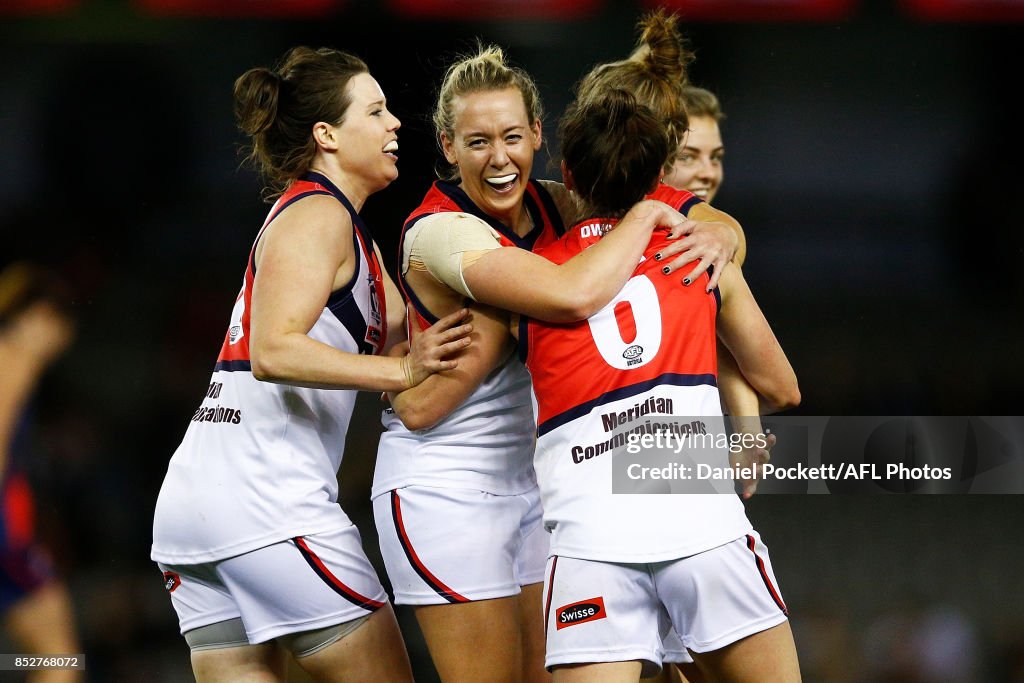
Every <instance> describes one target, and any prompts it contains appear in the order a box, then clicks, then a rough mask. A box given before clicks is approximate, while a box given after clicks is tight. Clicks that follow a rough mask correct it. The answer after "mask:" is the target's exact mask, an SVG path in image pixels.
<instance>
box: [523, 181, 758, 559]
mask: <svg viewBox="0 0 1024 683" xmlns="http://www.w3.org/2000/svg"><path fill="white" fill-rule="evenodd" d="M675 193H676V194H678V195H680V196H678V197H674V196H670V195H671V192H668V191H663V192H661V193H660V194H661V196H658V197H657V198H658V199H661V200H663V201H666V203H669V204H672V205H676V206H678V205H685V204H686V196H685V195H689V194H690V193H688V192H685V191H675ZM613 223H614V221H609V220H604V219H592V220H588V221H584V222H583V223H580V224H579V225H577V226H576V227H575V228H573V229H572V230H570V231H569V233H568V234H567V235H566V236H565V238H563V239H562V240H560V241H559V242H557V243H556V244H554V245H553V246H551V247H550V248H548V249H545V250H542V251H539V252H538V253H540V254H541V255H542V256H544V257H546V258H548V259H550V260H551V261H553V262H555V263H564V262H565V261H568V260H569V259H570V258H571V257H572V256H574V255H576V254H578V253H580V252H581V251H583V250H584V249H586V248H587V247H589V246H591V245H593V244H595V243H596V242H597V241H598V240H600V239H601V237H602V236H603V235H604V233H605V232H606V231H607V230H609V229H610V228H611V226H612V224H613ZM667 244H669V242H668V240H667V231H666V230H664V229H658V230H656V231H655V232H654V234H653V236H652V238H651V242H650V243H649V244H648V247H647V250H646V251H645V253H644V256H643V258H642V259H641V261H640V263H639V264H638V266H637V268H636V270H635V271H634V272H633V276H632V278H630V280H629V281H628V282H627V283H626V285H625V286H624V287H623V288H622V290H621V291H620V292H619V293H618V294H617V295H616V296H615V298H614V299H613V300H612V301H611V302H610V303H609V304H608V305H607V306H605V307H604V308H603V309H602V310H600V311H599V312H597V313H596V314H594V315H593V316H591V318H590V319H588V320H584V321H582V322H578V323H570V324H552V323H543V322H540V321H536V320H528V319H525V318H524V319H523V321H522V323H521V325H520V357H521V358H523V360H525V362H526V365H527V367H528V368H529V371H530V374H531V375H532V377H533V392H534V397H535V401H536V409H537V425H538V427H537V437H538V442H537V452H536V456H535V462H534V464H535V467H536V471H537V479H538V483H539V484H540V490H541V500H542V504H543V507H544V523H545V526H546V527H547V528H548V529H549V530H551V532H552V539H551V553H552V554H554V555H563V556H566V557H576V558H581V559H588V560H600V561H606V562H659V561H664V560H671V559H676V558H680V557H686V556H689V555H693V554H695V553H699V552H702V551H705V550H709V549H711V548H714V547H717V546H719V545H722V544H724V543H728V542H730V541H732V540H733V539H735V538H738V537H740V536H742V535H743V534H744V533H746V532H747V531H749V529H750V523H749V522H748V521H747V518H746V515H745V514H744V511H743V505H742V503H741V502H740V500H739V497H738V496H736V495H735V494H734V493H732V487H731V484H730V485H726V486H724V487H723V486H721V485H720V486H718V487H717V488H716V489H709V490H719V491H721V490H725V491H726V492H725V493H713V492H712V493H706V494H701V493H670V492H668V491H669V490H679V489H678V488H675V487H672V488H671V489H659V490H664V491H665V492H664V493H660V494H659V493H619V492H616V493H613V483H612V481H613V460H614V459H615V458H616V457H618V454H619V453H621V452H622V451H624V450H625V449H624V448H622V446H623V443H624V440H623V435H628V434H633V435H640V434H645V433H647V434H650V433H652V432H653V431H655V430H656V429H658V428H660V427H659V426H660V425H674V427H673V428H678V427H680V426H683V427H685V429H686V431H687V433H689V430H693V431H694V432H704V431H705V430H706V431H707V432H709V433H710V432H713V431H717V432H719V433H721V432H722V429H723V418H722V411H721V404H720V402H719V395H718V388H717V369H716V357H715V318H716V316H717V313H718V304H719V298H718V296H719V295H718V290H717V289H716V290H715V291H714V292H712V293H707V292H706V287H707V283H708V276H707V275H706V274H705V275H702V276H701V277H700V278H699V279H698V280H697V281H695V282H694V283H693V284H692V285H691V286H689V287H684V286H683V284H682V282H681V279H682V278H681V277H678V276H676V275H670V276H666V275H664V274H662V273H661V265H662V264H661V263H660V262H657V261H655V260H654V258H653V256H654V254H655V253H657V252H658V251H659V250H661V249H663V248H664V247H665V246H666V245H667ZM684 272H685V268H684ZM659 418H660V419H659ZM673 418H675V419H673ZM677 435H679V434H678V432H677ZM642 457H643V456H637V457H636V458H634V461H637V462H641V464H642ZM715 457H716V458H719V457H721V459H722V465H723V466H725V467H727V466H728V452H727V450H726V449H718V450H717V451H716V452H715ZM665 486H668V484H665ZM638 490H639V489H638Z"/></svg>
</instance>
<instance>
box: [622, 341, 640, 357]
mask: <svg viewBox="0 0 1024 683" xmlns="http://www.w3.org/2000/svg"><path fill="white" fill-rule="evenodd" d="M642 355H644V347H642V346H640V345H639V344H633V345H632V346H630V347H628V348H627V349H626V350H625V351H623V352H622V357H623V358H625V359H626V360H633V359H634V358H639V357H640V356H642Z"/></svg>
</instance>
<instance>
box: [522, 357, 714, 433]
mask: <svg viewBox="0 0 1024 683" xmlns="http://www.w3.org/2000/svg"><path fill="white" fill-rule="evenodd" d="M663 384H668V385H671V386H676V387H698V386H702V385H707V386H710V387H717V386H718V380H716V379H715V376H714V375H710V374H707V375H685V374H680V373H675V372H666V373H665V374H663V375H658V376H657V377H654V378H652V379H649V380H647V381H646V382H639V383H637V384H631V385H629V386H628V387H621V388H619V389H615V390H614V391H609V392H606V393H604V394H601V395H600V396H598V397H597V398H593V399H591V400H589V401H587V402H586V403H581V404H580V405H578V406H576V407H575V408H570V409H569V410H567V411H565V412H564V413H559V414H558V415H555V416H554V417H551V418H548V419H547V420H545V421H544V422H542V423H541V424H539V425H537V436H544V435H545V434H547V433H548V432H550V431H551V430H553V429H558V428H559V427H561V426H562V425H564V424H567V423H569V422H572V421H573V420H575V419H576V418H578V417H583V416H584V415H586V414H588V413H589V412H590V411H591V410H593V409H594V407H595V406H599V405H603V404H605V403H611V402H612V401H618V400H619V399H623V398H629V397H630V396H636V395H637V394H642V393H643V392H645V391H647V390H649V389H653V388H654V387H656V386H660V385H663Z"/></svg>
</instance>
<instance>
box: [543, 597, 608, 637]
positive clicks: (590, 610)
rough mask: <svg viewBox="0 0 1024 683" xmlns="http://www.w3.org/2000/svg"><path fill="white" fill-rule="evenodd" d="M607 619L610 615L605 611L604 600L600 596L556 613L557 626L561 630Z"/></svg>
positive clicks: (573, 604)
mask: <svg viewBox="0 0 1024 683" xmlns="http://www.w3.org/2000/svg"><path fill="white" fill-rule="evenodd" d="M607 617H608V613H607V612H606V611H605V609H604V598H603V597H601V596H598V597H596V598H588V599H587V600H580V601H579V602H574V603H572V604H571V605H566V606H564V607H559V608H558V610H557V611H556V612H555V624H556V626H557V627H558V629H559V630H561V629H563V628H567V627H569V626H575V625H576V624H582V623H585V622H588V621H594V620H596V619H605V618H607Z"/></svg>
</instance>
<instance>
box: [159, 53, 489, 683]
mask: <svg viewBox="0 0 1024 683" xmlns="http://www.w3.org/2000/svg"><path fill="white" fill-rule="evenodd" d="M234 94H235V111H236V115H237V118H238V122H239V125H240V127H241V129H242V130H243V131H244V132H245V133H246V134H247V135H248V136H249V138H250V141H251V155H250V158H251V159H252V160H253V161H254V162H255V163H256V164H257V165H258V166H259V167H260V169H261V170H262V171H263V174H264V176H265V178H266V179H267V181H268V184H269V186H270V187H271V189H272V192H274V193H275V194H277V195H279V197H278V198H277V201H276V202H275V203H274V206H273V208H271V210H270V214H269V215H268V217H267V219H266V221H265V222H264V224H263V227H262V228H261V229H260V231H259V233H258V234H257V236H256V240H255V242H254V244H253V247H252V251H251V253H250V256H249V259H248V262H247V266H246V270H245V276H244V279H243V283H242V290H241V292H240V293H239V295H238V298H237V300H236V301H235V306H234V310H233V311H232V314H231V320H230V323H229V325H228V330H227V333H226V335H225V337H224V342H223V345H222V347H221V350H220V354H219V355H218V357H217V361H216V365H215V366H214V370H213V376H212V377H211V380H210V384H209V386H208V387H207V389H206V392H205V396H204V398H203V399H202V403H201V405H200V406H199V408H198V409H197V410H196V412H195V414H194V415H193V416H192V419H191V422H190V424H189V427H188V430H187V431H186V433H185V436H184V439H183V440H182V442H181V445H180V446H179V447H178V449H177V451H176V452H175V453H174V456H173V457H172V458H171V461H170V464H169V467H168V470H167V476H166V478H165V479H164V483H163V487H162V488H161V491H160V496H159V499H158V500H157V504H156V515H155V520H154V524H153V548H152V559H154V560H155V561H156V562H157V563H158V565H159V567H160V570H161V571H162V572H163V577H164V586H165V588H166V590H167V591H168V593H169V594H170V598H171V603H172V605H173V606H174V609H175V611H176V612H177V613H178V618H179V622H180V625H181V631H182V634H183V635H184V637H185V640H186V642H188V644H189V647H190V648H191V651H192V668H193V670H194V672H195V675H196V678H197V679H198V680H199V681H200V682H206V681H236V680H241V679H243V678H244V679H245V680H260V681H284V680H285V679H286V673H287V656H288V655H289V654H290V655H291V656H292V657H294V658H295V660H296V661H297V662H298V664H299V665H300V666H301V667H302V668H303V669H304V670H305V671H306V672H307V673H308V674H309V675H310V676H312V678H313V679H314V680H316V681H342V680H344V681H346V682H350V681H381V680H384V681H399V682H401V681H411V680H412V674H411V671H410V666H409V660H408V656H407V655H406V652H405V647H404V645H403V643H402V639H401V635H400V633H399V630H398V624H397V622H396V621H395V617H394V613H393V611H392V608H391V605H390V604H388V601H387V596H386V594H385V592H384V589H383V587H382V586H381V583H380V581H379V579H378V578H377V576H376V573H375V572H374V569H373V567H372V565H371V564H370V562H369V560H368V559H367V558H366V556H365V554H364V553H363V549H362V543H361V540H360V536H359V532H358V531H357V530H356V528H355V527H354V526H353V525H352V522H351V521H350V520H349V518H348V516H347V515H346V514H345V513H344V512H343V511H342V509H341V507H340V506H339V505H338V482H337V472H338V466H339V465H340V463H341V457H342V453H343V452H344V447H345V434H346V432H347V431H348V427H349V420H350V418H351V416H352V410H353V404H354V402H355V397H356V392H357V391H358V390H370V391H377V392H380V391H400V390H402V389H408V388H410V387H413V386H415V385H417V384H419V383H420V382H422V381H423V380H424V379H426V378H427V377H428V376H429V375H431V374H433V373H435V372H439V371H441V370H451V369H453V368H455V367H457V365H458V363H457V361H454V360H445V358H446V357H447V356H449V355H451V354H453V353H456V352H458V351H460V350H462V349H464V348H466V346H467V345H468V343H469V339H468V337H467V336H466V335H467V334H468V333H469V331H470V329H471V328H470V327H469V326H468V325H460V324H459V323H460V321H461V320H462V318H463V316H464V315H465V311H464V310H457V311H454V312H453V313H452V314H451V315H448V316H446V317H445V318H443V319H441V321H439V322H438V324H436V325H434V326H433V327H431V328H430V329H429V330H427V331H425V332H424V333H423V334H420V335H418V336H417V338H416V339H414V340H413V341H412V343H411V349H410V350H409V352H408V353H407V354H405V355H403V356H400V357H390V356H385V355H381V354H382V353H383V352H385V351H386V350H387V349H388V348H389V347H390V346H391V345H393V344H394V343H395V342H396V341H401V340H402V339H404V333H403V330H402V327H403V325H402V323H403V321H404V318H405V306H404V304H403V302H402V300H401V297H400V295H399V293H398V290H397V288H396V287H395V285H394V283H392V281H391V279H390V278H389V277H388V275H387V272H386V271H385V270H384V269H383V268H382V267H381V265H380V254H379V252H378V250H377V247H376V245H375V244H374V242H373V239H372V236H371V234H370V231H369V228H368V227H367V226H366V225H365V224H364V223H363V221H362V219H361V218H360V217H359V213H358V212H359V210H360V209H361V208H362V206H363V204H364V202H365V201H366V200H367V198H368V197H369V196H370V195H371V194H373V193H375V192H377V191H379V190H382V189H384V188H385V187H387V186H388V185H389V184H390V183H391V182H392V181H393V180H395V178H397V177H398V168H397V162H398V157H397V152H398V135H397V131H398V128H399V126H400V125H401V124H400V123H399V121H398V119H397V118H395V117H394V116H393V115H392V114H391V112H389V111H388V109H387V106H386V102H385V97H384V93H383V92H382V91H381V88H380V86H379V85H378V84H377V81H376V80H374V79H373V77H372V76H371V75H370V73H369V71H368V69H367V67H366V64H364V63H363V62H362V60H360V59H359V58H357V57H354V56H353V55H350V54H347V53H345V52H341V51H338V50H331V49H326V48H325V49H320V50H312V49H310V48H305V47H300V48H295V49H293V50H291V51H289V52H288V53H287V54H286V55H285V57H284V59H283V61H282V63H281V65H280V66H279V67H278V68H277V69H274V70H271V69H264V68H257V69H251V70H249V71H247V72H246V73H245V74H243V75H242V76H241V77H240V78H239V79H238V80H237V81H236V82H235V93H234Z"/></svg>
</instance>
